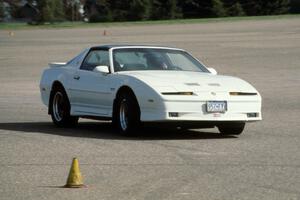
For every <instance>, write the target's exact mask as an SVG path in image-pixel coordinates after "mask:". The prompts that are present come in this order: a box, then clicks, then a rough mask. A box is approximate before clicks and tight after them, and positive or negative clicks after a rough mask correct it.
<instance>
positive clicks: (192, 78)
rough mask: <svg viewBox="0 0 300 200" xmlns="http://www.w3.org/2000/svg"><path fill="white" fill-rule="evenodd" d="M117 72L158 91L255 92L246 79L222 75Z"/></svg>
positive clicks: (174, 72)
mask: <svg viewBox="0 0 300 200" xmlns="http://www.w3.org/2000/svg"><path fill="white" fill-rule="evenodd" d="M119 74H122V75H126V76H130V77H134V78H136V79H138V80H140V81H142V82H144V83H146V84H147V85H149V86H151V87H153V88H155V89H156V90H158V91H159V92H173V91H177V92H183V91H191V92H197V91H211V90H214V91H232V92H257V91H256V89H255V88H254V87H253V86H251V85H250V84H249V83H247V82H246V81H244V80H242V79H239V78H236V77H231V76H223V75H212V74H210V73H204V72H189V71H154V70H153V71H124V72H119Z"/></svg>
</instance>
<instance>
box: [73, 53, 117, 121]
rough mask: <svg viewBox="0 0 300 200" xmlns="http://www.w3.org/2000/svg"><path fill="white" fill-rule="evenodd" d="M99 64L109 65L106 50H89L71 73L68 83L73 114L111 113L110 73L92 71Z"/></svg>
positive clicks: (104, 114)
mask: <svg viewBox="0 0 300 200" xmlns="http://www.w3.org/2000/svg"><path fill="white" fill-rule="evenodd" d="M99 65H105V66H109V53H108V51H107V50H101V49H95V50H91V51H90V52H89V53H88V54H87V56H86V57H85V59H84V61H83V62H82V64H81V66H80V68H79V69H77V70H76V71H75V73H74V74H73V78H72V79H71V84H70V93H71V98H72V111H71V112H72V113H73V114H75V115H90V116H108V115H109V114H110V113H111V109H112V105H113V102H112V99H113V97H112V92H111V89H110V88H111V87H110V85H111V83H112V80H111V74H104V73H99V72H94V71H93V70H94V68H95V67H96V66H99Z"/></svg>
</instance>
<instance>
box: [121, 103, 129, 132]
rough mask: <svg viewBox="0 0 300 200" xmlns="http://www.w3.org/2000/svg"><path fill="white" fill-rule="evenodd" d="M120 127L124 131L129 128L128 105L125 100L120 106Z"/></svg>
mask: <svg viewBox="0 0 300 200" xmlns="http://www.w3.org/2000/svg"><path fill="white" fill-rule="evenodd" d="M120 125H121V128H122V130H123V131H125V130H126V129H127V128H128V105H127V103H126V100H125V99H123V100H122V102H121V104H120Z"/></svg>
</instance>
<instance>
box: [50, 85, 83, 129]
mask: <svg viewBox="0 0 300 200" xmlns="http://www.w3.org/2000/svg"><path fill="white" fill-rule="evenodd" d="M70 110H71V106H70V102H69V99H68V96H67V94H66V92H65V90H64V89H63V88H57V89H55V90H53V91H52V92H51V101H50V103H49V111H50V114H51V118H52V121H53V123H54V124H55V125H56V126H58V127H74V126H76V125H77V123H78V117H74V116H71V115H70Z"/></svg>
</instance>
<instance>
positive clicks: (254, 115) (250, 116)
mask: <svg viewBox="0 0 300 200" xmlns="http://www.w3.org/2000/svg"><path fill="white" fill-rule="evenodd" d="M258 116H259V114H258V113H247V117H248V118H254V117H258Z"/></svg>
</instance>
